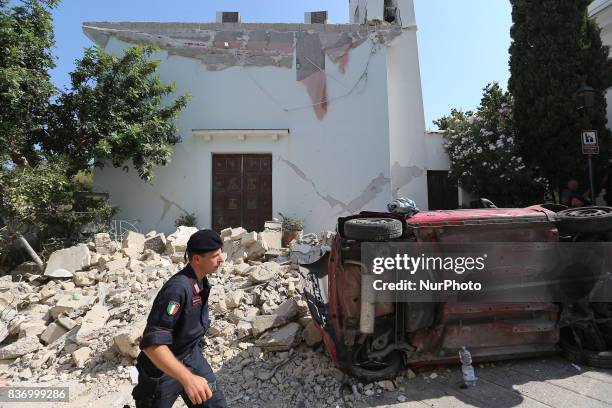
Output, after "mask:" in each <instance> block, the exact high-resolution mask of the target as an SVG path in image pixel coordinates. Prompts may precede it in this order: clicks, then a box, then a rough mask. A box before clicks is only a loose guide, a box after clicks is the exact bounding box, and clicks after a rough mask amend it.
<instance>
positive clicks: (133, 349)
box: [114, 319, 147, 358]
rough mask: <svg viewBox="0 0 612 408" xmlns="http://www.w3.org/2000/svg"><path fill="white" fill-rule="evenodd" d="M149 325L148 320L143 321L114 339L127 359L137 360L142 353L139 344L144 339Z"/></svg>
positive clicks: (118, 348)
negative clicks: (144, 332)
mask: <svg viewBox="0 0 612 408" xmlns="http://www.w3.org/2000/svg"><path fill="white" fill-rule="evenodd" d="M146 324H147V320H146V319H142V320H140V321H138V322H136V323H135V324H133V325H132V326H130V327H129V328H128V329H126V330H125V331H123V333H120V334H118V335H116V336H115V337H114V342H115V346H117V350H119V352H120V353H121V354H123V355H124V356H126V357H131V358H136V357H138V354H139V353H140V348H139V347H138V343H139V342H140V338H141V337H142V332H143V331H144V329H145V326H146Z"/></svg>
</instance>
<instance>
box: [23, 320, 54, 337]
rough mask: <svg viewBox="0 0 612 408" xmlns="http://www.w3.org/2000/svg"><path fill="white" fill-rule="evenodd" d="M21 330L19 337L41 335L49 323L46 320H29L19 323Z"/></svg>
mask: <svg viewBox="0 0 612 408" xmlns="http://www.w3.org/2000/svg"><path fill="white" fill-rule="evenodd" d="M17 330H18V331H19V338H20V339H22V338H24V337H33V336H40V335H41V334H42V333H43V332H44V331H45V330H47V325H46V324H45V322H44V320H27V321H24V322H22V323H21V324H19V327H18V329H17Z"/></svg>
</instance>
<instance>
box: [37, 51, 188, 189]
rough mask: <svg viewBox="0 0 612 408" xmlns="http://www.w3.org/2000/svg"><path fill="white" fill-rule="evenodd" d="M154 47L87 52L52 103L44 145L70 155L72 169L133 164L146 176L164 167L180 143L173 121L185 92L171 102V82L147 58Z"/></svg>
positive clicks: (148, 178)
mask: <svg viewBox="0 0 612 408" xmlns="http://www.w3.org/2000/svg"><path fill="white" fill-rule="evenodd" d="M153 52H154V49H153V48H152V47H132V48H130V49H128V50H127V51H126V52H125V53H124V54H123V56H121V57H117V56H114V55H109V54H106V53H105V52H104V51H103V50H101V49H99V48H89V49H87V50H85V56H84V57H83V58H82V59H81V60H79V61H77V63H76V69H75V71H74V72H72V73H71V74H70V77H71V89H69V90H67V91H65V92H63V93H62V94H61V95H60V96H59V98H58V99H57V101H56V102H55V103H54V104H53V105H52V107H51V115H50V120H49V123H48V129H47V134H46V135H45V137H44V138H43V139H42V140H40V142H41V143H42V146H43V147H44V148H45V149H46V150H48V151H51V152H53V153H54V154H63V155H66V156H69V157H71V159H72V163H71V164H72V166H71V171H72V173H73V174H75V173H76V172H77V171H79V170H86V169H88V168H89V167H90V166H91V164H94V165H95V166H98V167H103V166H104V164H105V163H111V164H112V165H113V166H115V167H121V166H125V167H126V168H127V166H126V164H127V163H129V162H131V163H132V164H133V166H134V168H135V169H136V171H137V172H138V175H139V176H140V177H141V178H143V179H145V180H150V179H151V178H152V177H153V168H154V167H155V166H158V165H165V164H166V163H167V162H168V161H169V160H170V157H171V155H172V151H173V149H172V146H173V145H175V144H176V143H178V142H179V141H180V138H179V137H178V136H177V131H176V127H175V124H174V121H173V119H174V118H175V117H176V116H177V115H178V114H179V112H180V111H181V110H182V109H183V108H184V107H185V105H186V103H187V100H188V95H183V96H179V97H178V98H176V99H175V100H174V101H171V102H169V101H168V99H169V96H170V95H171V94H172V93H173V91H174V86H173V85H165V84H162V82H161V80H160V78H159V76H158V75H156V70H157V67H158V65H159V61H155V60H153V59H151V54H152V53H153Z"/></svg>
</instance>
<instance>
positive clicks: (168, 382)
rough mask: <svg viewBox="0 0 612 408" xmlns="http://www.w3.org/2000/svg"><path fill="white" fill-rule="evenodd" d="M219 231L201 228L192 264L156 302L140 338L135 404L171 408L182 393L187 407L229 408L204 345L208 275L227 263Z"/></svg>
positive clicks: (192, 243) (191, 249) (192, 241)
mask: <svg viewBox="0 0 612 408" xmlns="http://www.w3.org/2000/svg"><path fill="white" fill-rule="evenodd" d="M222 246H223V242H222V240H221V237H220V236H219V234H217V233H216V232H214V231H211V230H200V231H198V232H196V233H195V234H193V235H192V236H191V237H190V238H189V241H188V242H187V252H186V254H185V256H186V257H187V258H188V260H189V263H188V264H187V266H186V267H185V268H184V269H183V270H181V271H180V272H178V273H177V274H175V275H173V276H172V277H171V278H170V279H169V280H168V282H166V284H164V286H162V288H161V289H160V291H159V293H158V294H157V297H156V298H155V300H154V301H153V307H152V308H151V313H150V314H149V317H148V319H147V326H146V328H145V330H144V332H143V336H142V340H141V341H140V349H141V350H142V351H141V352H140V354H139V355H138V360H137V364H136V367H137V368H138V385H136V387H134V390H133V391H132V396H133V397H134V400H135V401H136V408H145V407H146V408H170V407H172V405H173V404H174V402H175V401H176V399H177V398H178V396H179V395H180V396H181V397H182V398H183V400H184V401H185V404H187V406H188V407H190V408H191V407H202V408H219V407H227V403H226V401H225V396H224V395H223V391H221V389H219V387H218V386H217V382H216V379H215V375H214V373H213V371H212V369H211V367H210V365H209V364H208V362H207V361H206V359H204V357H203V355H202V351H201V350H200V347H199V343H200V339H201V338H202V336H204V334H205V333H206V331H207V330H208V326H209V320H208V295H209V293H210V284H209V283H208V279H207V275H209V274H211V273H213V272H215V271H216V270H217V269H218V268H219V267H220V266H221V263H222V262H223V258H222V255H221V247H222Z"/></svg>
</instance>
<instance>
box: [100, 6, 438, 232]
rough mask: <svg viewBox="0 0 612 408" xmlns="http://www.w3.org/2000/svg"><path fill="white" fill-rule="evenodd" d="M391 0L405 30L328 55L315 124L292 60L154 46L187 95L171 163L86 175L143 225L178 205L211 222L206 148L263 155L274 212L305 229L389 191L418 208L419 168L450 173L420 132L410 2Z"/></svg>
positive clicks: (163, 72) (325, 225) (167, 216)
mask: <svg viewBox="0 0 612 408" xmlns="http://www.w3.org/2000/svg"><path fill="white" fill-rule="evenodd" d="M398 5H399V6H400V7H402V8H403V10H402V16H404V18H403V19H402V25H403V26H404V27H405V28H404V29H403V30H402V34H401V35H400V36H399V37H397V38H395V39H394V40H393V41H391V42H389V43H387V44H386V45H381V44H380V43H379V39H377V38H375V35H374V34H372V38H371V39H368V40H366V41H365V42H363V43H362V44H360V45H358V46H357V47H355V48H353V49H351V50H350V52H349V59H348V65H347V66H346V71H345V72H344V73H341V72H340V70H339V67H338V66H337V65H335V64H334V63H333V62H332V61H331V60H329V58H328V57H326V61H325V73H326V76H327V95H328V100H329V101H330V103H329V106H328V111H327V114H326V115H325V116H324V118H323V119H322V120H319V119H317V117H316V116H315V112H314V110H313V108H312V103H313V102H312V100H311V98H310V97H309V95H308V92H307V89H306V87H305V85H304V84H303V83H301V82H298V81H297V80H296V68H295V61H294V63H293V67H292V68H284V67H273V66H269V65H267V66H249V67H244V66H239V65H230V66H229V67H223V69H220V70H208V69H207V66H206V65H205V64H203V63H202V62H201V61H200V60H198V59H195V58H191V57H189V56H179V55H169V54H168V53H167V52H166V51H161V52H159V53H158V54H156V55H155V58H156V59H159V60H160V61H161V63H160V66H159V75H160V77H161V79H162V81H163V82H174V83H175V84H176V92H177V94H183V93H186V92H189V93H191V94H192V99H191V100H190V101H189V104H188V105H187V107H186V108H185V110H184V111H183V112H182V114H181V116H180V118H179V119H178V122H177V126H178V129H179V132H180V135H181V137H182V143H180V144H178V145H177V146H176V147H175V151H174V154H173V158H172V162H171V163H170V164H169V165H167V166H165V167H161V168H157V169H156V170H155V174H156V177H155V179H154V180H153V181H152V182H151V183H144V182H142V181H141V180H139V179H138V177H137V175H136V173H135V172H134V171H130V172H127V173H126V172H124V171H123V170H121V169H115V168H112V167H106V168H104V169H103V170H98V169H96V170H95V171H94V187H95V188H96V190H98V191H105V192H108V193H109V194H110V199H111V202H112V203H113V204H114V205H117V206H119V207H120V208H121V212H120V214H119V215H118V216H117V218H120V219H131V220H139V222H140V223H139V227H140V229H141V230H143V231H149V230H153V229H155V230H157V231H163V232H166V233H167V232H171V231H173V230H174V222H175V220H176V218H177V217H178V216H180V215H181V214H184V213H185V212H194V213H195V214H196V215H197V218H198V225H199V226H200V227H202V228H209V227H210V226H211V224H212V222H211V221H212V220H211V216H212V214H211V213H212V211H211V202H212V185H211V181H212V155H213V154H215V153H245V154H248V153H268V154H272V190H273V191H272V207H273V208H272V215H273V216H277V213H278V212H282V213H283V214H285V215H294V216H298V217H301V218H303V219H304V220H305V229H306V231H308V232H318V231H320V230H322V229H334V228H335V224H336V220H337V218H338V217H339V216H343V215H348V214H352V213H356V212H359V211H363V210H373V211H385V210H386V204H387V203H388V202H389V201H390V200H391V199H392V198H394V197H396V196H405V197H410V198H413V199H415V200H416V201H417V204H418V205H419V207H420V208H422V209H426V208H427V172H426V170H427V169H435V170H443V169H448V159H447V158H446V155H445V154H444V153H443V151H442V148H441V144H436V143H431V142H430V137H428V136H426V135H425V125H424V117H423V116H424V115H423V105H422V94H421V81H420V73H419V64H418V51H417V38H416V26H415V25H414V9H413V7H412V1H411V0H399V2H398ZM104 27H105V28H107V26H104ZM154 28H155V29H160V25H159V24H157V25H154ZM161 29H163V27H162V28H161ZM91 33H92V32H91V31H90V35H91ZM373 40H374V41H373ZM105 44H106V50H107V52H110V53H115V54H121V53H122V52H123V50H125V49H126V48H127V47H129V46H130V45H131V44H129V43H128V42H125V41H122V40H119V39H117V38H116V37H115V36H111V37H110V39H108V42H105ZM373 51H374V52H373ZM294 59H295V55H294ZM368 61H369V62H368ZM366 67H367V77H366V80H363V79H364V77H363V76H362V75H363V74H364V71H365V70H366ZM360 78H362V80H361V81H360V80H359V79H360ZM355 84H358V86H357V87H355ZM197 129H228V130H231V129H288V130H289V135H288V136H282V137H280V138H279V140H278V141H272V140H271V138H269V137H256V136H252V137H251V136H249V137H247V138H246V140H244V141H240V140H238V138H237V137H232V136H213V138H212V140H209V141H207V140H205V138H202V137H197V136H194V135H193V131H194V130H197Z"/></svg>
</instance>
